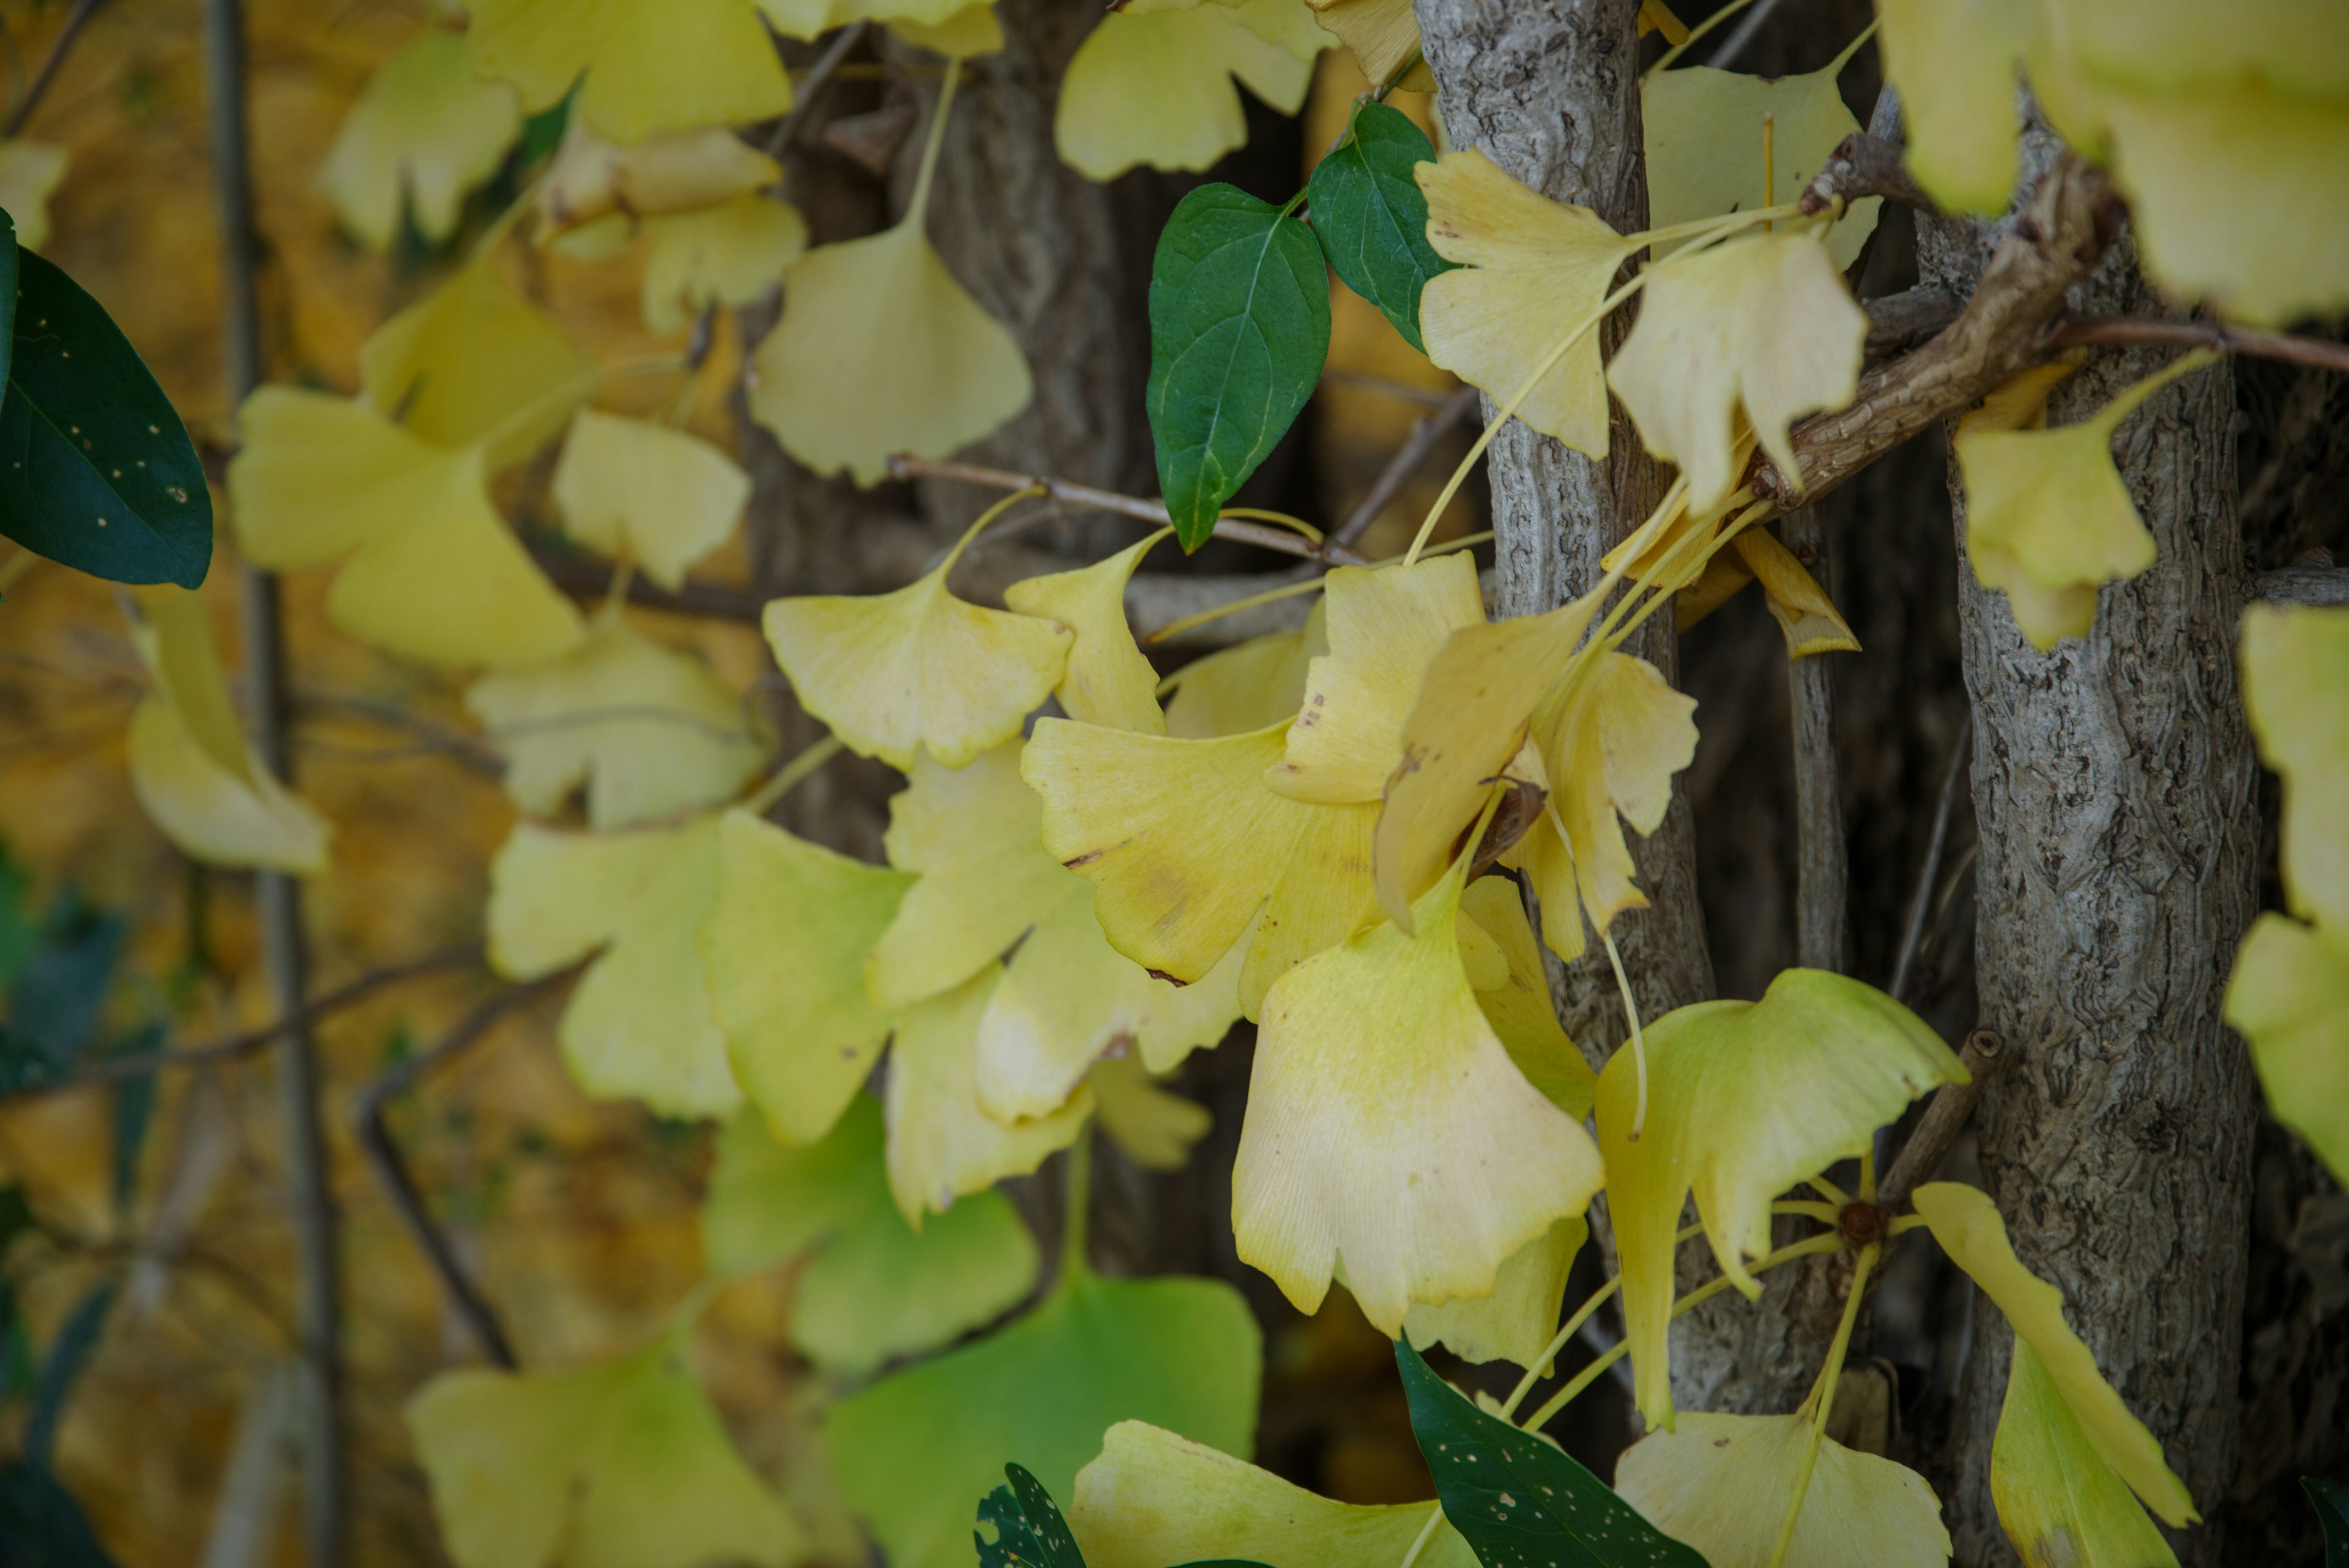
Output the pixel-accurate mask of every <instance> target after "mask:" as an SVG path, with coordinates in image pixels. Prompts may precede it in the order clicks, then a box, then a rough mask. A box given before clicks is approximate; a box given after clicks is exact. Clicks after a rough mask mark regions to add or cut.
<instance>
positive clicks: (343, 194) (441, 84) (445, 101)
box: [318, 27, 522, 251]
mask: <svg viewBox="0 0 2349 1568" xmlns="http://www.w3.org/2000/svg"><path fill="white" fill-rule="evenodd" d="M521 134H522V105H521V103H520V102H519V101H517V100H516V99H515V98H514V94H513V89H512V88H510V87H508V86H506V85H505V83H503V82H493V81H484V80H483V79H482V78H480V77H478V76H475V75H474V74H473V61H472V57H471V54H469V53H468V52H467V50H466V48H465V40H464V39H463V38H462V37H461V36H459V35H457V34H455V33H451V32H449V31H447V30H445V29H443V28H440V27H427V28H425V29H424V31H423V32H421V33H419V34H418V35H417V36H415V37H414V38H413V39H411V40H409V44H408V45H407V47H404V48H402V49H401V50H400V51H399V52H398V54H396V55H394V56H392V57H391V58H390V59H388V60H386V61H385V62H384V64H383V68H382V69H380V70H378V71H377V72H376V74H375V78H374V79H373V80H371V81H369V82H368V83H367V88H366V90H365V91H363V92H361V93H360V94H359V98H358V101H357V103H355V104H353V105H352V106H351V112H350V114H349V116H348V117H347V118H346V119H344V121H343V128H342V130H339V131H336V133H335V144H334V145H333V146H332V147H330V148H328V149H327V150H326V162H324V163H322V164H320V165H319V167H318V189H319V190H321V191H323V192H326V199H327V200H329V201H331V202H334V204H335V211H336V213H338V214H340V216H341V217H342V220H343V226H344V227H345V228H347V229H348V230H350V231H351V233H352V234H356V235H357V236H358V238H359V240H360V242H361V243H362V244H365V245H366V246H367V248H368V249H369V250H375V251H383V250H389V249H390V248H391V244H392V242H393V241H394V240H396V239H398V237H399V224H400V220H401V219H402V217H409V218H412V219H414V221H415V223H416V232H417V233H418V234H421V235H423V236H424V238H426V239H427V240H429V241H431V242H432V243H433V244H439V243H440V242H441V241H443V240H445V239H447V238H448V237H449V236H450V234H454V233H455V232H456V229H457V218H458V214H459V212H460V209H461V208H462V206H463V204H464V201H465V196H466V193H467V192H471V190H472V189H473V188H474V187H475V186H477V185H480V184H481V183H482V182H484V181H486V180H488V179H489V178H490V176H491V175H492V174H495V173H496V172H497V171H498V169H499V167H500V166H501V165H502V164H503V163H504V161H505V156H506V149H507V148H509V147H512V145H513V142H514V138H515V137H517V136H519V135H521Z"/></svg>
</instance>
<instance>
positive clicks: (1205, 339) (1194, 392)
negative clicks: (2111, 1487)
mask: <svg viewBox="0 0 2349 1568" xmlns="http://www.w3.org/2000/svg"><path fill="white" fill-rule="evenodd" d="M1329 352H1330V279H1329V275H1328V274H1327V273H1326V272H1324V271H1323V270H1322V265H1321V249H1320V247H1319V245H1317V244H1314V242H1313V236H1312V235H1311V234H1308V233H1307V232H1306V230H1305V225H1304V224H1303V223H1299V222H1298V221H1297V220H1296V219H1294V218H1288V217H1284V216H1282V215H1281V213H1280V210H1279V209H1278V208H1277V207H1274V206H1272V205H1270V204H1269V203H1268V202H1259V201H1257V199H1256V198H1255V197H1253V196H1251V195H1249V194H1247V192H1244V191H1239V190H1236V189H1234V188H1233V187H1231V186H1229V185H1203V186H1201V187H1200V188H1199V189H1198V190H1196V191H1194V192H1191V193H1190V194H1189V195H1187V196H1185V197H1184V198H1183V200H1182V202H1181V203H1180V204H1179V205H1177V206H1176V207H1175V209H1174V216H1173V217H1171V218H1169V219H1168V220H1167V221H1166V229H1165V232H1164V234H1160V235H1159V236H1158V255H1157V259H1156V260H1155V261H1154V263H1153V264H1152V266H1151V273H1150V390H1149V408H1150V433H1151V434H1152V435H1153V436H1154V437H1155V438H1156V439H1157V444H1158V483H1159V488H1160V489H1161V491H1162V492H1164V494H1165V497H1166V511H1167V514H1168V515H1169V516H1171V517H1172V518H1173V519H1174V532H1175V535H1176V537H1178V538H1180V539H1181V540H1182V541H1183V547H1184V548H1185V550H1195V549H1197V548H1198V547H1199V546H1200V545H1204V544H1206V541H1207V536H1208V535H1210V534H1212V533H1214V532H1215V526H1216V513H1218V512H1220V511H1222V510H1223V506H1224V503H1226V502H1227V501H1229V500H1230V499H1231V498H1232V496H1233V494H1234V493H1237V491H1238V489H1239V487H1240V484H1241V483H1242V482H1243V481H1245V480H1246V479H1247V476H1248V475H1249V474H1250V473H1252V472H1255V471H1256V467H1257V464H1258V463H1260V462H1263V461H1264V460H1265V458H1266V457H1268V455H1270V453H1271V452H1272V449H1273V446H1274V444H1275V443H1276V442H1278V441H1279V440H1280V438H1281V437H1282V436H1283V435H1284V434H1286V433H1287V432H1288V427H1289V425H1290V424H1292V423H1293V422H1295V421H1296V419H1297V414H1298V410H1300V409H1302V408H1304V407H1305V400H1306V399H1308V398H1309V397H1311V396H1312V395H1313V388H1314V386H1315V384H1316V383H1317V382H1319V380H1320V379H1321V362H1322V360H1323V359H1324V358H1327V357H1328V356H1329Z"/></svg>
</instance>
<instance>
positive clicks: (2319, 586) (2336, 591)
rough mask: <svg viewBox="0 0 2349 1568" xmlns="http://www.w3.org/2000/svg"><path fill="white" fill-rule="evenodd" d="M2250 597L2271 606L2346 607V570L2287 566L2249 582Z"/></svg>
mask: <svg viewBox="0 0 2349 1568" xmlns="http://www.w3.org/2000/svg"><path fill="white" fill-rule="evenodd" d="M2251 597H2254V598H2256V599H2258V600H2259V601H2260V602H2261V604H2271V605H2318V606H2331V605H2349V568H2344V567H2341V566H2287V567H2285V568H2284V569H2283V570H2282V571H2280V572H2261V573H2260V574H2259V575H2258V576H2255V577H2253V578H2252V579H2251Z"/></svg>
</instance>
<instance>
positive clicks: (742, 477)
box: [554, 409, 750, 590]
mask: <svg viewBox="0 0 2349 1568" xmlns="http://www.w3.org/2000/svg"><path fill="white" fill-rule="evenodd" d="M749 502H750V475H749V474H747V473H745V472H742V470H741V469H740V468H739V467H738V466H736V464H735V462H734V460H733V459H731V458H730V457H728V456H727V455H726V454H725V453H724V452H720V451H719V450H718V449H717V448H716V447H714V446H712V445H710V444H709V442H708V441H702V440H700V439H698V437H694V436H689V435H688V434H686V433H685V432H684V431H676V430H670V429H669V428H668V427H667V426H666V425H656V424H649V423H647V422H646V421H643V420H627V419H621V418H619V417H618V416H617V415H614V414H601V413H597V412H596V411H595V410H593V409H582V410H579V412H578V413H577V414H576V415H575V416H574V417H573V419H572V421H571V436H570V439H569V440H567V441H564V443H563V456H562V458H561V460H560V461H558V462H556V463H555V465H554V504H555V505H556V506H558V507H560V508H561V509H562V511H563V531H564V533H565V534H568V535H571V537H573V538H574V539H576V540H578V541H579V542H580V543H581V544H583V545H587V546H588V547H589V548H591V549H595V550H600V551H602V552H603V553H604V554H605V555H606V556H615V557H618V556H626V557H627V558H628V559H630V560H632V561H635V562H636V564H637V565H639V566H642V567H643V568H644V571H645V576H648V577H650V578H652V580H653V581H655V582H657V583H658V584H660V585H661V587H665V588H669V589H672V590H674V589H676V588H677V587H679V586H681V585H682V584H683V583H684V581H685V571H686V568H687V567H688V566H691V565H693V563H694V562H696V561H698V560H699V559H701V557H702V556H707V555H708V554H709V552H710V551H712V550H715V549H716V548H718V546H719V545H722V544H724V543H725V542H726V539H727V536H728V535H730V534H732V533H733V532H734V524H735V523H736V522H737V521H739V520H740V517H741V515H742V508H743V507H744V506H745V505H747V504H749Z"/></svg>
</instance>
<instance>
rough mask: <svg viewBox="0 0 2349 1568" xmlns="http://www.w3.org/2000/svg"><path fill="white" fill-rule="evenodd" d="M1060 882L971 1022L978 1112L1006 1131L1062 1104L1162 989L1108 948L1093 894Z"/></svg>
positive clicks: (1078, 883)
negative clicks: (1063, 888)
mask: <svg viewBox="0 0 2349 1568" xmlns="http://www.w3.org/2000/svg"><path fill="white" fill-rule="evenodd" d="M1061 876H1062V877H1066V878H1067V880H1068V882H1069V884H1070V886H1069V888H1068V891H1067V893H1066V894H1065V895H1064V896H1063V897H1061V899H1060V900H1059V901H1058V902H1057V903H1056V904H1054V905H1053V906H1052V908H1051V909H1050V910H1049V911H1048V912H1046V913H1045V914H1044V916H1043V917H1042V918H1041V919H1039V920H1038V921H1037V923H1036V925H1035V926H1034V928H1033V929H1030V931H1029V932H1028V933H1027V934H1026V936H1025V937H1023V938H1021V939H1020V941H1019V951H1018V952H1016V953H1014V954H1013V955H1012V957H1011V961H1010V962H1009V964H1007V965H1005V966H1004V971H1003V979H1002V981H1001V982H1000V983H999V984H998V985H997V986H996V988H995V993H994V995H992V996H991V997H989V998H988V1004H987V1012H986V1013H985V1014H984V1015H982V1016H981V1017H980V1019H979V1021H978V1051H977V1055H976V1059H975V1061H974V1064H973V1067H972V1075H973V1080H974V1082H975V1083H976V1085H977V1086H978V1103H979V1106H980V1107H981V1108H982V1109H984V1110H985V1111H986V1112H987V1114H988V1116H993V1117H994V1118H995V1119H996V1120H997V1121H999V1122H1003V1123H1005V1124H1007V1125H1010V1124H1015V1123H1018V1122H1020V1121H1024V1120H1026V1119H1028V1118H1030V1117H1032V1116H1046V1115H1049V1114H1050V1113H1051V1112H1052V1111H1054V1110H1056V1109H1058V1108H1059V1107H1060V1106H1061V1105H1063V1104H1065V1103H1066V1102H1067V1100H1068V1097H1069V1095H1070V1093H1071V1091H1072V1090H1074V1089H1075V1088H1076V1086H1077V1085H1078V1084H1080V1083H1081V1082H1082V1081H1083V1080H1084V1077H1085V1072H1086V1069H1087V1068H1089V1067H1091V1066H1092V1064H1093V1063H1094V1061H1095V1060H1096V1059H1098V1058H1099V1057H1100V1055H1101V1054H1102V1052H1104V1051H1106V1050H1108V1049H1109V1048H1110V1047H1111V1045H1112V1044H1115V1043H1117V1042H1118V1041H1121V1040H1131V1039H1133V1038H1134V1037H1135V1035H1136V1034H1138V1033H1139V1032H1140V1031H1141V1028H1142V1025H1143V1021H1144V1020H1145V1019H1146V1018H1147V1017H1148V1016H1149V1012H1150V1004H1151V1002H1153V1000H1154V997H1153V995H1152V988H1153V987H1154V986H1156V985H1164V984H1165V982H1164V981H1153V980H1152V979H1151V977H1150V975H1149V974H1148V972H1146V971H1144V970H1143V968H1142V966H1141V965H1139V964H1137V963H1135V962H1134V961H1133V960H1131V959H1129V958H1127V957H1125V956H1124V955H1123V954H1122V953H1120V952H1119V951H1118V950H1116V949H1115V948H1113V947H1112V946H1110V945H1109V939H1108V938H1107V937H1104V936H1102V929H1101V922H1100V921H1098V920H1096V919H1093V890H1092V887H1091V886H1090V885H1089V884H1087V883H1086V882H1085V881H1084V880H1083V879H1082V878H1081V877H1075V876H1072V875H1071V874H1070V873H1069V872H1066V871H1062V872H1061ZM1170 989H1171V988H1170ZM1225 1022H1226V1023H1229V1022H1230V1020H1229V1019H1226V1021H1225Z"/></svg>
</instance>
